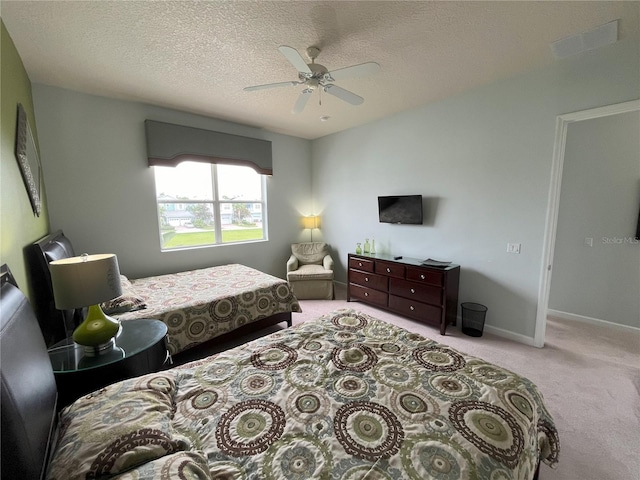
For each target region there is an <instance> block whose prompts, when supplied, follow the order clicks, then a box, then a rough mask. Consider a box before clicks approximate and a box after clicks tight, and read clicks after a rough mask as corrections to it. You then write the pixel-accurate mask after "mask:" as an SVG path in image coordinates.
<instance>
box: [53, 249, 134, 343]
mask: <svg viewBox="0 0 640 480" xmlns="http://www.w3.org/2000/svg"><path fill="white" fill-rule="evenodd" d="M49 272H50V273H51V283H52V286H53V296H54V300H55V304H56V308H58V309H60V310H66V309H72V308H82V307H88V309H87V316H86V317H85V319H84V321H83V322H82V323H81V324H80V325H78V327H77V328H76V329H75V330H74V332H73V341H74V342H75V343H77V344H78V345H82V346H83V347H84V350H85V354H87V355H100V354H103V353H105V352H107V351H109V350H111V349H112V348H113V346H114V345H115V341H114V338H115V337H116V335H117V334H118V332H119V331H120V322H118V320H116V319H114V318H112V317H109V316H108V315H106V314H105V313H104V312H103V311H102V308H101V307H100V303H102V302H106V301H108V300H111V299H113V298H116V297H118V296H120V295H122V286H121V285H120V269H119V268H118V259H117V257H116V256H115V255H114V254H112V253H108V254H98V255H87V254H83V255H81V256H79V257H71V258H65V259H62V260H55V261H53V262H50V263H49Z"/></svg>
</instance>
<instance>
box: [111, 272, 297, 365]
mask: <svg viewBox="0 0 640 480" xmlns="http://www.w3.org/2000/svg"><path fill="white" fill-rule="evenodd" d="M131 284H132V286H133V288H135V292H136V294H137V295H139V296H140V297H142V298H143V299H144V301H145V302H146V304H147V308H145V309H143V310H137V311H133V312H127V313H123V314H118V315H114V317H117V318H118V319H119V320H130V319H133V318H155V319H158V320H160V321H162V322H164V323H165V324H166V325H167V327H168V335H167V336H168V341H169V351H170V352H171V354H175V353H178V352H180V351H182V350H185V349H187V348H190V347H192V346H194V345H197V344H200V343H202V342H205V341H207V340H210V339H212V338H214V337H217V336H218V335H222V334H223V333H227V332H230V331H232V330H234V329H236V328H238V327H240V326H242V325H245V324H247V323H251V322H253V321H255V320H259V319H261V318H264V317H269V316H271V315H274V314H276V313H283V312H298V311H300V304H299V303H298V300H297V298H296V297H295V296H294V295H293V292H292V291H291V288H290V287H289V284H288V283H287V282H286V281H285V280H283V279H280V278H277V277H274V276H271V275H269V274H266V273H263V272H260V271H258V270H255V269H253V268H250V267H247V266H245V265H239V264H230V265H223V266H219V267H210V268H204V269H200V270H191V271H186V272H180V273H175V274H170V275H160V276H156V277H147V278H139V279H136V280H131Z"/></svg>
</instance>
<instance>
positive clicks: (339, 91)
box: [322, 85, 364, 105]
mask: <svg viewBox="0 0 640 480" xmlns="http://www.w3.org/2000/svg"><path fill="white" fill-rule="evenodd" d="M322 88H323V90H324V91H325V92H327V93H328V94H330V95H333V96H334V97H338V98H339V99H340V100H344V101H345V102H347V103H350V104H351V105H362V103H363V102H364V98H362V97H360V96H358V95H356V94H355V93H352V92H350V91H349V90H345V89H344V88H341V87H338V86H337V85H325V86H324V87H322Z"/></svg>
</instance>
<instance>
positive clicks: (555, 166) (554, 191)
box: [533, 100, 640, 347]
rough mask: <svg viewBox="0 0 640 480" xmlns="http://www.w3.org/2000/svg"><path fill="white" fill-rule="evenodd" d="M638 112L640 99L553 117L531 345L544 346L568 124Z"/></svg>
mask: <svg viewBox="0 0 640 480" xmlns="http://www.w3.org/2000/svg"><path fill="white" fill-rule="evenodd" d="M636 110H640V100H631V101H629V102H623V103H617V104H614V105H607V106H606V107H598V108H591V109H588V110H581V111H578V112H572V113H566V114H563V115H558V116H557V117H556V136H555V141H554V145H553V162H552V164H551V181H550V185H549V196H548V200H547V217H546V221H545V230H544V244H543V247H542V268H541V272H540V282H539V288H538V309H537V314H536V330H535V336H534V340H533V342H534V345H535V346H536V347H543V346H544V337H545V333H546V329H547V313H548V310H549V291H550V288H551V275H552V265H553V254H554V248H555V242H556V233H557V228H558V210H559V207H560V187H561V186H562V169H563V167H564V156H565V148H566V144H567V130H568V127H569V125H570V124H571V123H574V122H581V121H584V120H591V119H594V118H601V117H608V116H611V115H618V114H620V113H628V112H633V111H636Z"/></svg>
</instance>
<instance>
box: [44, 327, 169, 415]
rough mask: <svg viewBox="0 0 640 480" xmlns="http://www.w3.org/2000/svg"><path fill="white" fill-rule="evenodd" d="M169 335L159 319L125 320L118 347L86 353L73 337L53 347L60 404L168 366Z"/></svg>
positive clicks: (116, 344) (116, 341) (118, 338)
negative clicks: (167, 343) (98, 352)
mask: <svg viewBox="0 0 640 480" xmlns="http://www.w3.org/2000/svg"><path fill="white" fill-rule="evenodd" d="M166 335H167V326H166V325H165V324H164V323H162V322H161V321H159V320H152V319H139V320H125V321H123V322H121V328H120V333H119V334H118V336H117V337H116V338H115V347H114V348H113V349H112V350H110V351H108V352H105V353H103V354H101V355H98V356H90V355H87V354H86V353H85V350H84V347H83V346H81V345H77V344H75V343H74V342H73V339H71V338H68V339H66V340H63V341H61V342H58V343H56V344H55V345H53V346H52V347H50V348H49V349H48V352H49V359H50V360H51V366H52V368H53V373H54V375H55V377H56V384H57V385H58V397H59V405H60V407H64V406H65V405H68V404H69V403H71V402H72V401H74V400H75V399H77V398H79V397H81V396H82V395H86V394H87V393H90V392H93V391H94V390H98V389H100V388H102V387H105V386H106V385H109V384H111V383H114V382H117V381H119V380H124V379H126V378H132V377H137V376H140V375H144V374H147V373H151V372H157V371H158V370H161V369H163V368H166V366H167V365H168V364H170V363H171V357H170V356H169V352H168V350H167V345H166Z"/></svg>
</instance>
